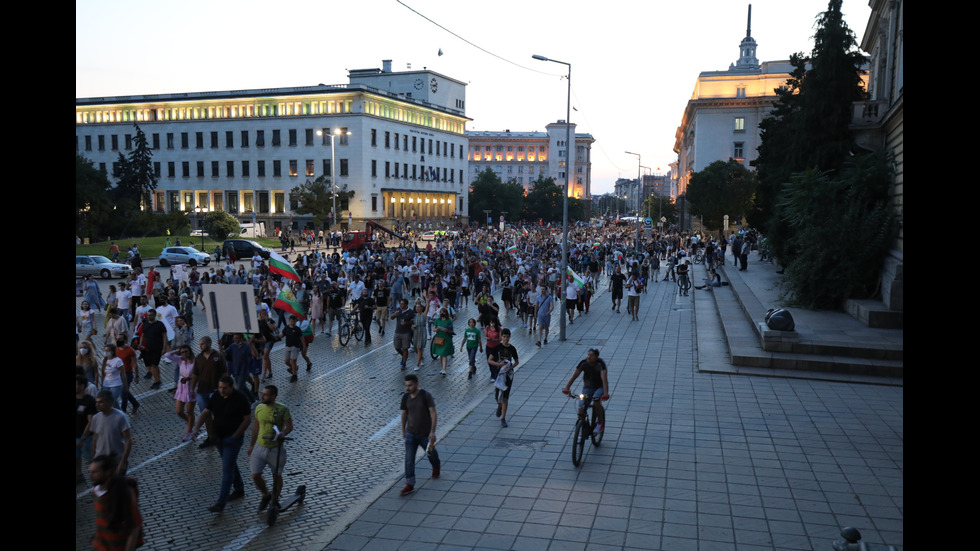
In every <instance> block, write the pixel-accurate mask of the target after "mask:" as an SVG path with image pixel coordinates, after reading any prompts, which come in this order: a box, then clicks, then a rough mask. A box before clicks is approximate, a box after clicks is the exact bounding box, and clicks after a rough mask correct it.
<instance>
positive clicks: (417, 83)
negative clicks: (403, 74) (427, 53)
mask: <svg viewBox="0 0 980 551" xmlns="http://www.w3.org/2000/svg"><path fill="white" fill-rule="evenodd" d="M423 86H425V81H424V80H422V79H420V78H417V79H415V89H416V90H421V89H422V87H423Z"/></svg>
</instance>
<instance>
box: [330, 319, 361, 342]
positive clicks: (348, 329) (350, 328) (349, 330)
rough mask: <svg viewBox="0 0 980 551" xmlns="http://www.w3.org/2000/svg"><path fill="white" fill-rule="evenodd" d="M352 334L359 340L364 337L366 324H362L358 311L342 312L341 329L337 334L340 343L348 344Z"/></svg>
mask: <svg viewBox="0 0 980 551" xmlns="http://www.w3.org/2000/svg"><path fill="white" fill-rule="evenodd" d="M351 336H353V337H354V338H355V339H356V340H357V341H358V342H360V340H361V339H363V338H364V326H362V325H361V318H360V316H358V315H357V314H356V313H352V312H341V313H340V329H339V331H338V335H337V337H338V339H339V340H340V345H341V346H347V343H349V342H350V338H351Z"/></svg>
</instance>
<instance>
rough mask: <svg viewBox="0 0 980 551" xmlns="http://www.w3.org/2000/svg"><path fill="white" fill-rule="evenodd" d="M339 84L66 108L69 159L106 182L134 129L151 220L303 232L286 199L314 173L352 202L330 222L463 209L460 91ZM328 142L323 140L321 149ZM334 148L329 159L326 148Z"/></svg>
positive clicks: (418, 81)
mask: <svg viewBox="0 0 980 551" xmlns="http://www.w3.org/2000/svg"><path fill="white" fill-rule="evenodd" d="M348 77H349V83H348V84H338V85H325V84H320V85H317V86H306V87H296V88H270V89H260V90H237V91H219V92H200V93H179V94H158V95H141V96H115V97H101V98H76V100H75V151H76V152H77V153H78V154H80V155H83V156H84V157H86V158H88V159H90V160H91V161H93V162H94V163H95V165H96V166H97V167H100V168H103V169H105V170H106V171H107V172H108V173H109V174H111V173H112V163H114V162H115V161H116V160H117V158H118V156H119V154H120V153H122V154H124V155H125V154H127V153H128V152H129V151H131V150H132V147H133V135H134V134H135V128H134V126H133V125H134V123H135V124H138V125H139V127H140V128H141V129H142V131H143V132H144V133H145V134H146V136H147V139H148V142H149V145H150V147H151V148H152V149H153V168H154V171H155V172H156V175H157V177H158V185H157V190H156V191H155V192H154V193H153V196H152V205H148V207H149V208H152V209H153V210H154V211H157V212H170V211H174V210H182V211H188V212H192V213H194V214H193V215H192V224H194V225H195V227H196V226H197V224H198V223H199V221H200V218H201V213H203V212H207V211H210V210H224V211H227V212H229V213H232V214H234V215H235V216H237V217H239V218H240V219H241V220H243V221H251V220H252V219H253V217H254V218H255V219H256V220H257V221H259V222H265V223H266V227H267V228H268V229H269V230H270V231H271V229H272V228H273V227H286V226H291V227H293V228H294V229H299V228H303V227H305V226H306V225H307V223H308V222H309V218H310V217H308V216H307V217H304V216H300V215H298V214H295V213H294V212H293V210H294V209H295V205H291V204H290V199H289V192H290V190H292V189H293V188H294V187H296V186H298V185H301V184H302V183H304V182H305V181H306V180H308V179H309V180H312V179H315V178H317V177H319V176H321V175H326V176H328V177H330V178H332V180H333V182H334V184H335V185H337V186H339V187H340V188H342V189H346V190H348V191H353V192H354V195H353V197H352V198H351V200H350V210H349V211H345V212H343V213H341V215H340V216H338V218H339V220H340V222H341V223H342V224H347V223H348V221H350V223H351V226H352V227H353V228H355V229H356V228H359V227H362V226H363V225H364V221H366V220H368V219H371V220H378V221H381V222H382V223H388V224H391V223H395V222H399V221H410V220H440V221H449V220H452V219H458V220H460V221H465V218H466V213H467V208H468V204H467V201H468V197H467V192H468V181H467V178H466V170H467V149H468V140H467V137H466V133H465V131H466V128H465V127H466V122H467V121H469V120H470V119H468V118H467V117H466V84H465V83H463V82H460V81H458V80H455V79H453V78H450V77H447V76H445V75H442V74H440V73H437V72H435V71H432V70H428V69H423V70H415V71H413V70H408V71H402V72H393V71H392V70H391V61H390V60H385V61H384V62H383V64H382V68H381V69H377V68H375V69H358V70H352V71H350V73H349V75H348ZM331 135H333V139H332V140H331ZM332 143H333V144H334V146H335V147H334V148H333V149H334V150H331V149H332V147H331V144H332Z"/></svg>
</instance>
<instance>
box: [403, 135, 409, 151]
mask: <svg viewBox="0 0 980 551" xmlns="http://www.w3.org/2000/svg"><path fill="white" fill-rule="evenodd" d="M402 138H403V141H402V149H404V150H405V151H408V134H405V135H403V136H402Z"/></svg>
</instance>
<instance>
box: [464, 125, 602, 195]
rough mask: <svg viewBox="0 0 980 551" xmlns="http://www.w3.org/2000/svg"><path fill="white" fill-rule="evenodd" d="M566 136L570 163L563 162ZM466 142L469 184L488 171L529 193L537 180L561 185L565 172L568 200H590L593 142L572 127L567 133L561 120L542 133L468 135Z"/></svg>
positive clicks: (472, 132) (586, 135)
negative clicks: (569, 142) (570, 141)
mask: <svg viewBox="0 0 980 551" xmlns="http://www.w3.org/2000/svg"><path fill="white" fill-rule="evenodd" d="M569 132H570V133H571V136H573V140H574V147H573V148H572V158H571V159H570V160H569V159H566V158H565V150H566V146H565V140H566V134H567V133H569ZM466 138H467V140H468V141H469V154H468V157H467V158H468V160H469V171H468V173H469V176H468V178H467V180H468V181H469V182H472V181H473V180H475V179H476V175H477V174H479V173H480V172H482V171H483V170H485V169H487V168H489V169H491V170H493V171H494V172H495V173H496V174H497V176H499V177H500V179H501V180H502V181H504V182H510V181H514V182H517V183H518V184H521V185H522V186H524V188H525V189H530V187H531V183H532V182H534V181H535V180H537V179H538V177H539V176H543V177H545V178H549V177H551V178H554V179H555V183H556V184H558V185H564V183H565V173H566V171H568V173H569V174H570V175H571V178H569V190H568V196H569V197H575V198H579V199H586V200H589V201H591V200H592V143H593V142H595V138H593V137H592V135H591V134H576V133H575V125H574V124H572V125H571V128H570V129H569V128H568V125H566V124H565V121H564V120H559V121H557V122H553V123H551V124H549V125H547V126H546V127H545V132H511V131H510V130H504V131H502V132H481V131H469V132H467V133H466Z"/></svg>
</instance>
